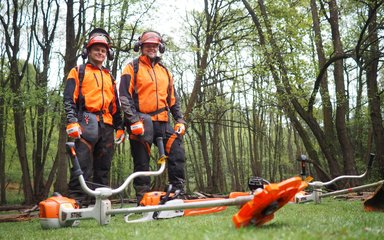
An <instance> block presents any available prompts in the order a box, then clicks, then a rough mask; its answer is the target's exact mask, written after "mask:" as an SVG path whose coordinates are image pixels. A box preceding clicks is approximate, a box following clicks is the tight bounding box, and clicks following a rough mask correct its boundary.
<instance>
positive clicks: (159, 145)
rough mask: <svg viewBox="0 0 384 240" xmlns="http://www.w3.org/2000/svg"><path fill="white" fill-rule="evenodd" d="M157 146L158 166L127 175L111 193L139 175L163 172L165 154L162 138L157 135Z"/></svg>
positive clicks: (152, 174)
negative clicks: (153, 169) (155, 168)
mask: <svg viewBox="0 0 384 240" xmlns="http://www.w3.org/2000/svg"><path fill="white" fill-rule="evenodd" d="M156 143H157V148H158V149H159V154H160V158H159V160H158V161H157V163H158V164H160V168H159V170H157V171H141V172H135V173H132V174H131V175H129V177H128V178H127V179H126V180H125V182H124V183H123V184H122V185H121V186H120V187H119V188H117V189H114V190H112V194H115V193H118V192H121V191H123V190H124V189H125V188H126V187H127V186H128V184H129V183H130V182H131V181H132V180H133V179H134V178H136V177H139V176H157V175H160V174H161V173H163V172H164V169H165V164H166V159H167V157H166V155H165V150H164V144H163V138H162V137H158V138H156Z"/></svg>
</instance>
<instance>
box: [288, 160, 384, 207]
mask: <svg viewBox="0 0 384 240" xmlns="http://www.w3.org/2000/svg"><path fill="white" fill-rule="evenodd" d="M374 158H375V155H374V154H373V153H371V154H370V157H369V161H368V166H367V169H366V171H365V172H364V173H363V174H361V175H342V176H338V177H336V178H334V179H332V180H330V181H328V182H321V181H314V182H308V185H309V186H312V187H313V191H312V193H311V194H305V193H303V192H299V193H297V194H296V196H295V198H294V199H295V203H304V202H310V201H314V202H315V204H319V203H320V202H321V198H324V197H330V196H337V195H341V194H345V193H350V192H358V191H361V190H363V189H367V188H371V187H376V186H379V185H382V184H383V182H384V180H381V181H378V182H375V183H371V184H366V185H362V186H357V187H352V188H348V189H342V190H338V191H333V192H328V193H323V191H322V187H325V186H329V185H331V184H334V183H335V182H337V181H339V180H341V179H359V178H363V177H365V176H366V175H367V174H368V172H369V171H370V170H371V168H372V163H373V160H374ZM302 159H303V158H302Z"/></svg>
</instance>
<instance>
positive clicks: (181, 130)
mask: <svg viewBox="0 0 384 240" xmlns="http://www.w3.org/2000/svg"><path fill="white" fill-rule="evenodd" d="M173 129H174V130H175V132H176V133H177V134H180V135H181V136H184V134H185V125H184V123H176V124H175V127H174V128H173Z"/></svg>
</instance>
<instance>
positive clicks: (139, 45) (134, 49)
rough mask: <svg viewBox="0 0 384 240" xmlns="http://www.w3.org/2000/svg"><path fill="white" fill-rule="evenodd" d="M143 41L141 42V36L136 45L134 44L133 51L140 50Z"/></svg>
mask: <svg viewBox="0 0 384 240" xmlns="http://www.w3.org/2000/svg"><path fill="white" fill-rule="evenodd" d="M140 47H141V43H140V37H139V38H138V39H137V42H135V45H133V51H135V52H138V51H139V50H140Z"/></svg>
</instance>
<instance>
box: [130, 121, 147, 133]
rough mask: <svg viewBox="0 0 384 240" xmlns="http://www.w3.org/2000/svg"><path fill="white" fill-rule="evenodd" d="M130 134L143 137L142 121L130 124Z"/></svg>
mask: <svg viewBox="0 0 384 240" xmlns="http://www.w3.org/2000/svg"><path fill="white" fill-rule="evenodd" d="M130 128H131V133H132V134H133V135H137V136H143V135H144V124H143V122H142V121H138V122H135V123H133V124H131V127H130Z"/></svg>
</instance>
